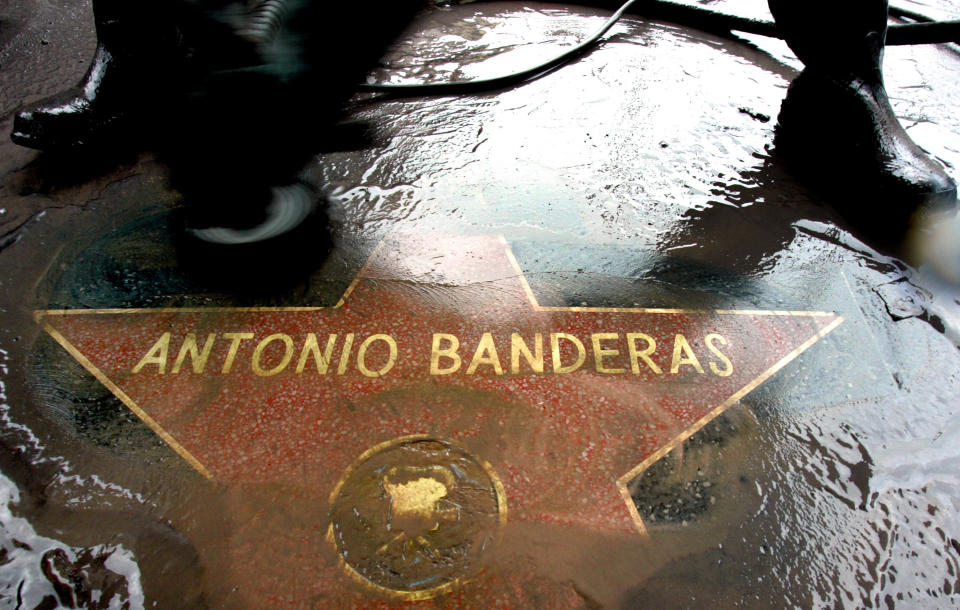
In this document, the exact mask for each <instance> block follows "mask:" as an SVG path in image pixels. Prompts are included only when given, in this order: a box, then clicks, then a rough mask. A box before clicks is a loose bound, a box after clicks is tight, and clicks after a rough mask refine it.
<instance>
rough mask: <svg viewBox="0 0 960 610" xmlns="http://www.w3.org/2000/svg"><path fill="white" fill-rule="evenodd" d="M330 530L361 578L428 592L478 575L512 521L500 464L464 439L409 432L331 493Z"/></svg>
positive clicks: (397, 590)
mask: <svg viewBox="0 0 960 610" xmlns="http://www.w3.org/2000/svg"><path fill="white" fill-rule="evenodd" d="M330 504H331V507H330V530H329V536H330V538H331V540H332V542H333V544H334V546H335V547H336V549H337V552H338V554H339V556H340V561H341V565H342V566H343V568H344V569H345V570H346V571H347V573H348V574H349V575H350V576H351V577H352V578H353V579H354V580H355V581H357V582H359V583H360V584H362V585H363V586H365V587H367V588H372V589H375V590H378V591H379V592H381V593H384V594H386V595H388V596H390V597H399V598H402V599H426V598H430V597H433V596H435V595H437V594H439V593H442V592H443V591H445V590H448V589H450V588H453V587H455V586H456V585H457V584H458V583H460V582H463V581H464V580H467V579H469V578H471V577H472V576H474V575H475V574H476V573H477V572H478V571H479V570H480V569H481V567H482V565H483V561H484V555H485V554H486V553H487V552H489V550H490V549H492V548H493V546H494V543H496V542H497V541H498V540H499V537H500V534H501V530H502V528H503V525H504V524H505V523H506V517H507V508H506V497H505V495H504V491H503V485H502V484H501V483H500V480H499V479H498V478H497V475H496V473H495V472H494V471H493V468H492V467H491V466H490V465H489V464H488V463H486V462H485V461H483V460H482V459H480V458H478V457H477V456H475V455H473V454H472V453H470V452H469V451H467V450H466V449H464V448H463V447H461V446H460V445H458V444H457V443H454V442H453V441H449V440H445V439H437V438H433V437H428V436H406V437H401V438H397V439H393V440H391V441H387V442H386V443H382V444H380V445H377V446H375V447H373V448H371V449H369V450H367V451H365V452H364V453H363V455H361V456H360V457H359V458H357V460H356V461H354V463H353V464H351V466H350V467H349V468H348V469H347V471H346V472H345V473H344V475H343V478H342V479H341V481H340V483H339V484H338V485H337V487H336V489H334V491H333V493H332V494H331V498H330Z"/></svg>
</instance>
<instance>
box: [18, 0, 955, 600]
mask: <svg viewBox="0 0 960 610" xmlns="http://www.w3.org/2000/svg"><path fill="white" fill-rule="evenodd" d="M714 4H715V5H717V6H721V7H724V8H725V9H727V10H745V11H746V12H748V13H751V14H754V13H753V11H755V10H756V7H754V6H752V5H751V4H749V3H746V2H733V3H714ZM62 5H63V6H59V5H58V6H53V5H47V4H40V3H25V4H23V5H21V6H17V7H10V8H8V9H5V10H6V11H7V17H6V18H5V19H3V20H2V22H3V25H2V26H0V42H2V44H3V47H2V50H0V66H2V68H3V76H2V77H0V93H2V95H0V103H2V108H3V111H4V112H9V111H10V110H11V109H13V108H14V107H16V105H17V104H18V103H19V102H20V101H21V100H24V101H30V100H32V99H36V98H38V97H41V96H42V95H44V94H48V93H51V92H54V91H57V90H59V89H62V88H64V87H65V86H69V85H71V84H73V82H74V81H75V80H76V79H77V78H79V77H80V76H81V75H82V72H83V69H84V67H85V64H86V61H87V59H86V58H87V57H89V54H90V52H92V44H93V38H92V34H91V32H90V26H88V25H86V23H87V20H88V19H89V17H88V15H87V13H86V12H85V11H86V9H85V7H83V6H82V5H80V4H78V3H73V2H68V1H66V0H64V2H62ZM925 8H927V9H930V11H931V12H934V11H943V12H947V13H949V10H950V7H949V6H948V5H943V6H940V5H939V4H937V5H930V6H927V7H925ZM760 9H761V11H760V12H761V14H762V13H763V12H764V11H765V7H763V6H762V3H761V6H760ZM938 16H941V15H939V13H938ZM604 18H605V17H604V16H603V14H602V13H599V12H597V11H593V10H588V9H579V8H573V7H560V6H556V5H537V4H525V5H523V6H520V5H517V4H514V3H503V4H478V5H468V6H462V7H457V8H453V9H442V10H436V11H432V12H430V13H428V14H427V15H426V16H424V18H423V19H422V20H421V21H419V22H418V23H417V24H416V25H415V27H414V28H413V29H412V30H411V32H410V33H409V36H408V38H406V39H405V40H404V41H402V42H401V43H399V44H398V45H397V48H396V50H395V52H393V53H392V54H391V55H390V56H389V57H388V58H387V59H386V60H385V61H386V65H385V67H384V68H383V69H382V70H379V71H377V72H376V73H375V74H374V75H372V76H371V78H376V79H380V80H386V79H389V80H392V81H395V82H403V81H405V80H414V81H421V80H446V79H451V78H475V77H482V76H490V75H494V74H498V73H500V72H503V71H506V70H510V69H514V68H515V67H517V66H519V65H525V64H527V63H533V62H535V61H538V60H540V59H544V58H546V57H549V56H551V55H553V54H554V53H555V52H556V49H557V48H558V46H562V45H569V44H572V43H573V41H574V40H576V39H577V38H578V37H580V36H582V35H584V34H585V33H588V32H591V31H592V30H593V29H595V28H596V27H598V26H599V25H600V24H602V22H603V20H604ZM798 68H799V64H798V63H797V62H796V60H795V59H793V57H792V55H790V54H789V50H787V49H786V47H785V46H784V45H782V43H778V42H769V41H763V40H762V39H759V38H750V40H749V42H747V41H743V40H740V41H736V40H730V39H724V38H720V37H717V36H713V35H708V34H704V33H698V32H696V31H692V30H689V29H686V28H684V27H681V26H676V25H671V24H665V23H660V22H652V21H645V20H642V19H637V18H631V19H626V20H624V21H623V22H622V23H621V24H619V25H618V26H616V28H615V30H614V31H613V35H612V37H611V39H610V40H609V41H607V42H605V43H603V44H602V45H601V46H600V48H598V49H597V50H596V51H594V52H593V53H591V54H589V55H587V56H586V57H584V58H582V59H580V60H578V61H577V62H575V63H573V64H572V65H569V66H566V67H564V68H563V69H562V70H559V71H557V72H555V73H553V74H550V75H548V76H546V77H544V78H542V79H540V80H537V81H535V82H533V83H530V84H527V85H524V86H522V87H518V88H514V89H510V90H505V91H499V92H493V93H490V94H484V95H472V96H460V97H449V98H413V99H382V98H378V97H376V96H370V95H365V96H358V97H357V99H356V100H355V103H354V106H353V116H354V118H358V119H363V120H367V121H371V122H373V123H374V124H375V125H376V127H377V135H376V138H375V143H374V145H373V146H372V147H370V148H367V149H364V150H360V151H352V152H338V153H328V154H324V155H321V156H318V157H316V158H315V159H314V161H312V162H311V164H310V166H309V167H308V169H307V175H308V177H309V178H310V180H311V181H312V182H314V183H315V184H317V185H318V186H321V187H322V188H324V189H325V193H326V194H327V195H328V197H329V198H330V200H331V208H330V211H329V213H330V216H331V227H332V230H333V236H334V243H333V247H332V250H331V251H330V252H329V253H328V252H327V251H326V250H325V249H323V248H321V247H317V248H316V249H315V251H311V250H310V249H307V250H297V251H296V254H295V258H291V257H289V256H284V255H283V253H273V254H268V255H267V258H266V260H257V261H255V262H256V264H253V262H251V260H250V259H249V258H243V259H236V258H231V257H230V256H226V257H216V256H211V255H208V253H205V252H197V251H196V250H193V249H190V248H188V247H186V246H185V245H184V243H183V240H182V239H180V237H179V235H178V233H177V231H176V229H175V227H176V226H177V221H176V218H177V216H178V214H180V213H181V212H182V202H181V200H180V197H179V195H178V194H177V193H175V192H173V191H172V190H171V189H170V188H169V186H168V185H167V182H166V173H165V168H164V167H163V165H162V164H161V163H159V162H158V161H157V160H156V159H155V157H154V156H153V155H152V154H151V153H137V154H123V155H117V158H110V159H102V160H100V159H84V160H83V162H77V161H76V160H72V159H65V158H62V157H51V156H49V155H39V154H38V153H35V152H33V151H28V150H26V149H22V148H18V147H16V146H14V145H13V144H11V143H9V142H6V141H5V140H4V141H3V142H0V172H2V176H3V177H2V182H0V223H2V224H0V233H2V237H0V259H2V260H3V264H2V267H0V281H2V286H3V290H2V291H0V298H2V302H0V307H2V312H3V325H2V328H0V349H2V350H3V352H2V356H3V362H2V363H0V375H2V377H0V381H2V384H3V385H2V392H3V397H2V401H0V402H2V405H3V413H2V416H3V419H4V425H3V428H2V442H3V446H4V450H3V451H2V452H0V459H2V462H0V470H2V473H3V474H4V475H5V479H3V480H2V482H3V485H2V486H0V491H2V494H3V496H4V498H3V499H4V504H3V506H4V507H5V508H4V509H3V511H0V527H2V528H3V531H2V535H0V542H2V546H3V549H4V551H3V553H2V555H0V563H2V565H0V599H2V600H3V603H5V604H7V605H9V606H10V607H16V606H17V605H18V604H19V605H22V606H23V607H36V606H37V605H39V604H41V600H43V599H44V598H47V599H48V600H54V601H53V604H54V605H56V603H58V602H59V603H60V604H61V605H65V606H69V605H70V604H71V603H72V604H74V605H82V604H83V603H86V604H87V605H95V604H96V603H100V602H102V607H107V605H108V604H107V602H109V601H110V600H113V602H114V603H116V604H118V605H119V604H120V603H121V602H125V603H128V604H129V606H130V607H152V606H154V605H156V606H157V607H204V606H212V607H257V606H262V605H265V604H267V603H269V604H271V605H280V604H284V605H289V606H291V607H311V606H313V607H330V606H373V607H383V606H390V605H396V604H403V603H412V602H414V601H416V602H418V603H420V604H423V605H428V606H437V607H450V606H453V607H458V606H467V607H475V606H476V607H488V606H504V607H513V606H520V607H524V606H550V607H554V606H563V607H582V606H587V607H595V606H597V605H600V606H611V607H620V606H625V607H647V606H651V607H699V606H703V605H708V604H709V605H715V606H721V607H732V606H745V607H755V608H760V607H771V606H774V607H783V606H788V605H789V606H793V605H800V606H817V607H821V606H844V607H878V606H883V607H890V606H901V607H945V606H952V605H957V599H958V598H957V597H956V593H957V591H958V588H960V572H958V571H960V521H958V519H957V516H956V509H955V507H956V505H957V503H958V502H960V477H958V474H960V473H958V471H957V466H956V463H957V455H956V454H957V451H958V450H957V449H956V447H958V446H960V445H958V441H960V419H957V406H956V405H957V404H960V400H958V398H960V392H958V389H960V388H958V384H960V379H958V378H957V373H958V370H960V369H958V366H957V365H958V361H960V356H958V354H957V347H958V341H960V334H958V331H960V326H958V322H960V320H958V314H960V301H958V300H957V298H958V297H957V294H956V289H955V288H954V287H952V286H950V285H949V284H948V283H945V282H944V281H943V280H940V279H939V278H938V276H937V274H936V273H935V272H934V270H933V269H932V266H931V265H923V266H920V267H916V266H911V265H909V264H907V263H905V262H903V261H902V260H901V259H898V258H895V257H893V256H892V255H891V253H885V252H880V251H877V250H876V249H874V248H873V247H871V246H870V245H868V244H867V243H866V242H865V241H863V240H862V238H861V237H860V232H859V231H858V229H857V226H856V222H855V221H854V222H851V219H850V217H849V215H841V214H840V213H839V212H837V211H836V210H835V208H834V207H832V206H831V204H830V203H827V202H825V201H823V200H822V198H821V197H820V196H819V195H818V194H816V193H815V192H814V191H812V190H811V189H810V188H808V187H807V186H805V185H804V184H801V183H798V182H797V181H796V180H794V179H793V178H792V177H791V175H790V174H789V172H787V171H786V170H785V169H784V168H783V167H781V166H780V165H779V163H778V162H777V160H776V159H775V157H773V156H772V154H771V148H772V144H771V142H772V137H773V129H774V125H775V122H776V116H777V112H778V109H779V104H780V100H781V99H782V97H783V95H784V92H785V91H786V87H787V84H788V83H789V81H790V79H791V78H792V77H793V76H794V75H795V74H796V72H797V69H798ZM886 68H887V70H886V78H887V83H888V87H889V90H890V94H891V98H892V100H893V103H894V107H895V109H896V110H897V112H898V114H899V115H900V116H901V119H902V121H903V123H904V125H905V127H907V129H908V131H909V133H910V134H911V135H912V136H913V137H914V138H915V139H916V140H917V142H918V143H919V144H920V145H921V146H923V147H925V148H926V149H927V150H929V151H930V152H931V153H932V154H933V155H934V156H935V157H937V158H938V159H940V160H941V161H943V162H944V163H945V164H946V166H947V169H948V171H949V172H950V173H951V175H952V176H953V177H954V179H957V178H958V177H960V176H958V174H957V172H956V169H955V168H956V167H957V164H958V163H960V118H958V117H957V115H956V112H955V108H956V106H955V103H954V102H953V100H955V99H956V98H957V96H956V93H957V91H956V89H957V86H958V85H957V82H960V81H958V80H957V79H956V73H957V71H958V70H960V55H958V54H957V53H956V52H955V51H954V50H951V49H950V48H948V47H940V48H938V47H913V48H903V47H901V48H890V49H888V51H887V63H886ZM251 120H252V121H253V120H256V118H255V117H251ZM2 125H3V130H4V132H5V133H6V132H8V131H9V128H10V120H9V118H8V119H6V120H5V121H4V122H3V123H2ZM239 127H241V128H242V126H239ZM863 205H864V207H865V208H866V209H867V210H868V209H869V202H864V204H863ZM866 213H868V212H866ZM291 270H292V271H291ZM278 277H279V278H280V279H279V280H278ZM517 337H519V339H517ZM571 337H572V339H571ZM47 603H49V602H47ZM50 607H52V606H50Z"/></svg>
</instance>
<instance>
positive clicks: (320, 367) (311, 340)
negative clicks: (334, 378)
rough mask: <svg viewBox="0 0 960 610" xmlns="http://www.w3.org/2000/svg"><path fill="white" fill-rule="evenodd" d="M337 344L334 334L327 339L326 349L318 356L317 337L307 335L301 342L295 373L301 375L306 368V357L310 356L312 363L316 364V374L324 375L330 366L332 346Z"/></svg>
mask: <svg viewBox="0 0 960 610" xmlns="http://www.w3.org/2000/svg"><path fill="white" fill-rule="evenodd" d="M336 342H337V335H336V333H334V334H332V335H329V336H328V337H327V347H326V348H325V349H324V350H323V355H322V356H321V355H320V346H319V345H317V336H316V335H315V334H313V333H307V338H306V340H305V341H304V342H303V349H302V350H300V359H299V360H297V372H298V373H302V372H303V369H305V368H306V366H307V357H308V356H310V355H312V356H313V361H314V362H316V363H317V374H319V375H326V374H327V367H329V366H330V359H331V358H332V357H333V346H334V345H335V344H336Z"/></svg>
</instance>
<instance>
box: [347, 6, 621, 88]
mask: <svg viewBox="0 0 960 610" xmlns="http://www.w3.org/2000/svg"><path fill="white" fill-rule="evenodd" d="M634 2H637V0H627V2H625V3H624V4H623V5H622V6H621V7H620V8H619V9H617V11H616V12H615V13H614V14H613V15H612V16H611V17H610V18H609V19H607V22H606V23H604V24H603V26H602V27H601V28H600V29H599V30H597V31H596V32H594V33H593V35H591V36H590V37H588V38H587V39H586V40H584V41H582V42H580V43H579V44H577V45H576V46H574V47H572V48H570V49H567V50H566V51H564V52H563V53H561V54H559V55H557V56H555V57H553V58H552V59H549V60H547V61H545V62H543V63H540V64H537V65H535V66H532V67H530V68H527V69H525V70H519V71H517V72H512V73H510V74H505V75H502V76H494V77H491V78H479V79H476V80H470V81H462V82H456V81H455V82H441V83H418V84H402V83H398V84H377V83H363V84H361V85H360V89H363V90H366V91H388V92H391V93H404V94H408V95H409V94H418V93H428V94H429V93H435V92H440V91H442V92H443V93H444V94H450V95H455V94H459V93H476V92H478V91H489V90H491V89H500V88H503V87H509V86H510V85H516V84H519V83H522V82H524V81H527V80H530V79H533V78H535V77H539V76H543V75H544V74H547V73H548V72H552V71H553V70H555V69H557V68H559V67H560V66H562V65H563V64H565V63H567V62H569V61H570V60H572V59H574V58H576V57H578V56H580V55H582V54H583V53H586V52H587V51H588V50H590V48H591V47H592V46H593V45H594V44H596V42H597V41H599V40H600V38H601V37H602V36H603V35H604V34H606V33H607V32H608V31H610V28H612V27H613V26H614V25H616V23H617V22H618V21H620V17H621V16H623V14H624V13H625V12H626V11H627V9H629V8H630V7H631V6H633V3H634Z"/></svg>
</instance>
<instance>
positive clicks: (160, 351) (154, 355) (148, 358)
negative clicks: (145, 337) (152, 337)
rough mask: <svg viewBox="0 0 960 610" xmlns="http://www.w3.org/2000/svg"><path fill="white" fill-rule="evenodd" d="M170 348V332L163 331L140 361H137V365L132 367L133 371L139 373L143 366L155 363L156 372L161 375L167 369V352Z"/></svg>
mask: <svg viewBox="0 0 960 610" xmlns="http://www.w3.org/2000/svg"><path fill="white" fill-rule="evenodd" d="M169 349H170V333H163V334H162V335H160V338H159V339H157V342H156V343H154V344H153V347H151V348H150V351H148V352H147V353H146V355H144V357H143V358H141V359H140V362H138V363H137V366H135V367H133V372H134V373H139V372H140V371H141V370H143V367H145V366H147V365H148V364H156V365H157V373H158V374H159V375H163V373H164V371H166V369H167V352H168V351H169Z"/></svg>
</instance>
